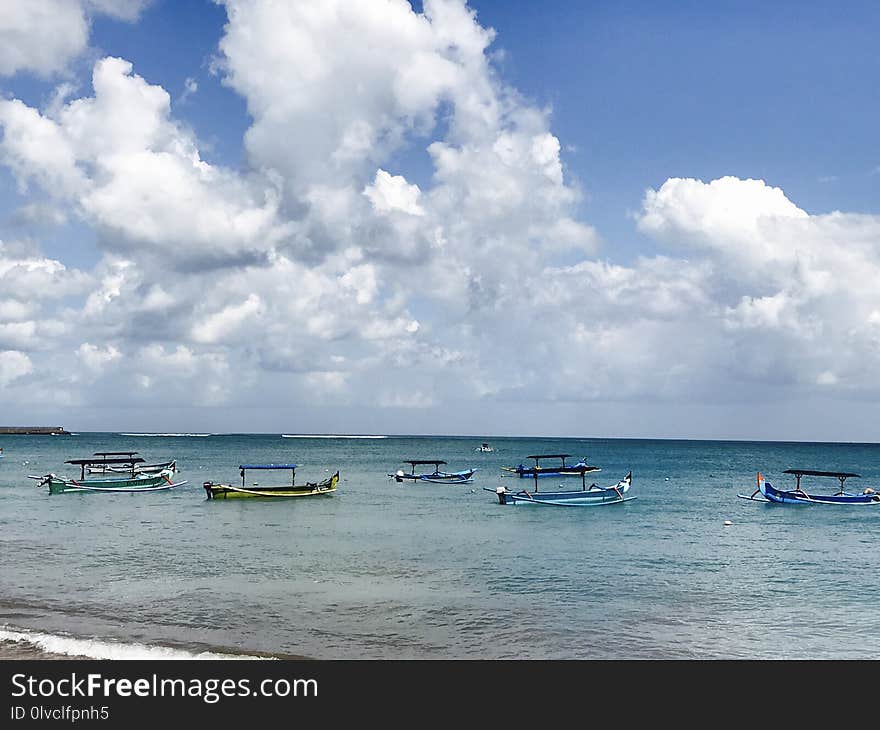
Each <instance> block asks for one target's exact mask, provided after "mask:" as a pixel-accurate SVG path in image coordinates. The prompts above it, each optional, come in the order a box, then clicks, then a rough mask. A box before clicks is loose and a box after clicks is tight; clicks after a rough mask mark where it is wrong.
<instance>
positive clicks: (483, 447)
mask: <svg viewBox="0 0 880 730" xmlns="http://www.w3.org/2000/svg"><path fill="white" fill-rule="evenodd" d="M474 451H483V452H488V451H495V449H493V448H492V447H491V446H489V444H485V443H484V444H480V445H479V446H478V447H477V448H476V449H474Z"/></svg>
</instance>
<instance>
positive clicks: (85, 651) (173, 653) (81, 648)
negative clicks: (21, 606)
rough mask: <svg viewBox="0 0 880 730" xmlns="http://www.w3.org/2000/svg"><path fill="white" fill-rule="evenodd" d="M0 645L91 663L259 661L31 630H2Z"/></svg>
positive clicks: (245, 657)
mask: <svg viewBox="0 0 880 730" xmlns="http://www.w3.org/2000/svg"><path fill="white" fill-rule="evenodd" d="M0 641H14V642H20V643H25V644H30V645H31V646H35V647H37V648H38V649H40V650H42V651H45V652H48V653H49V654H62V655H65V656H79V657H83V656H84V657H89V658H90V659H180V660H183V659H258V658H260V657H255V656H246V655H241V654H219V653H215V652H210V651H201V652H193V651H187V650H186V649H176V648H172V647H170V646H155V645H154V646H149V645H147V644H136V643H135V644H126V643H122V642H118V641H110V640H107V639H78V638H76V637H73V636H61V635H58V634H46V633H43V632H40V631H31V630H29V629H19V628H12V627H9V626H2V627H0Z"/></svg>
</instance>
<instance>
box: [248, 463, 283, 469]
mask: <svg viewBox="0 0 880 730" xmlns="http://www.w3.org/2000/svg"><path fill="white" fill-rule="evenodd" d="M296 467H297V464H239V465H238V468H239V469H296Z"/></svg>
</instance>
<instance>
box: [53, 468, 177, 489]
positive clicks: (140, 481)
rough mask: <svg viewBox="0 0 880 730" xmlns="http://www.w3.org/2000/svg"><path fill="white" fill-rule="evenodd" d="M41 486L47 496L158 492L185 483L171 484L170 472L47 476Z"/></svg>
mask: <svg viewBox="0 0 880 730" xmlns="http://www.w3.org/2000/svg"><path fill="white" fill-rule="evenodd" d="M41 484H45V485H47V486H48V487H49V494H69V493H72V492H158V491H163V490H166V489H172V488H174V487H179V486H181V485H182V484H186V481H182V482H173V481H172V480H171V472H170V471H164V472H161V473H159V474H155V475H142V476H136V477H130V478H125V477H119V478H107V479H80V480H76V479H67V478H63V477H56V476H54V475H52V476H47V477H46V478H45V479H44V480H43V482H41Z"/></svg>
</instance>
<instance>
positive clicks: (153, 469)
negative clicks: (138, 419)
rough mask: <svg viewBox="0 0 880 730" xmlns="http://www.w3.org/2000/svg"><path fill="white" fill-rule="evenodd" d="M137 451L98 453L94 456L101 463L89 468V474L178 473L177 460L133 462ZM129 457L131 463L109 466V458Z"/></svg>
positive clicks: (140, 460) (97, 462)
mask: <svg viewBox="0 0 880 730" xmlns="http://www.w3.org/2000/svg"><path fill="white" fill-rule="evenodd" d="M137 453H138V452H137V451H96V452H95V453H94V454H93V456H96V457H101V461H96V462H95V463H94V464H92V465H91V466H89V467H88V468H87V471H88V472H89V474H107V473H117V474H125V473H127V472H130V471H134V472H136V473H138V474H158V473H159V472H161V471H165V470H168V469H170V470H171V471H172V472H176V471H177V460H176V459H172V460H171V461H163V462H162V463H159V464H144V463H142V462H143V459H139V460H138V461H136V462H135V461H133V458H134V456H135V454H137ZM125 456H127V457H128V459H129V461H128V462H126V463H123V464H108V463H107V461H106V460H107V458H108V457H109V458H117V457H118V458H122V457H125Z"/></svg>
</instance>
